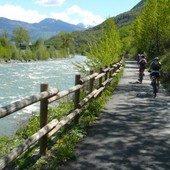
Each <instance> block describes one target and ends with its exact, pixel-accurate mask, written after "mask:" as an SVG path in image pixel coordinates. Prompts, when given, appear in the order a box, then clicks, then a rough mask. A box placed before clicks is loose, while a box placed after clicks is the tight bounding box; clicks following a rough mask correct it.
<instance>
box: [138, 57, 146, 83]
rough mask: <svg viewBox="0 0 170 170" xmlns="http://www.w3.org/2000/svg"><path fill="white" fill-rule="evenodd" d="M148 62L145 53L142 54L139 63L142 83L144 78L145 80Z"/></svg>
mask: <svg viewBox="0 0 170 170" xmlns="http://www.w3.org/2000/svg"><path fill="white" fill-rule="evenodd" d="M146 63H147V61H146V59H145V56H144V55H143V54H141V59H140V60H139V62H138V64H139V79H138V80H139V82H140V83H142V80H143V76H144V71H145V68H146Z"/></svg>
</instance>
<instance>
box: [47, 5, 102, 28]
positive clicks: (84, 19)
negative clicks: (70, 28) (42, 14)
mask: <svg viewBox="0 0 170 170" xmlns="http://www.w3.org/2000/svg"><path fill="white" fill-rule="evenodd" d="M50 15H51V17H52V18H55V19H60V20H63V21H65V22H69V23H72V24H78V23H83V24H84V25H86V26H89V25H91V26H95V25H97V24H100V23H102V22H103V21H104V19H103V18H102V17H100V16H98V15H94V14H93V13H92V12H90V11H86V10H83V9H81V8H80V7H78V6H76V5H73V6H71V7H70V8H68V9H66V10H65V11H63V12H60V13H54V12H53V13H51V14H50Z"/></svg>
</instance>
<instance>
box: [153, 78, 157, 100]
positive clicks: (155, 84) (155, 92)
mask: <svg viewBox="0 0 170 170" xmlns="http://www.w3.org/2000/svg"><path fill="white" fill-rule="evenodd" d="M152 87H153V94H154V97H156V96H157V92H158V88H157V83H156V77H153V79H152Z"/></svg>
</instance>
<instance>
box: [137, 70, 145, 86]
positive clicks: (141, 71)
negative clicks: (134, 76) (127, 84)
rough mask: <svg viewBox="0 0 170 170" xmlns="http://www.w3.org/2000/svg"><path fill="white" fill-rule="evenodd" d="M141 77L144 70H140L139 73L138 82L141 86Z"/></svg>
mask: <svg viewBox="0 0 170 170" xmlns="http://www.w3.org/2000/svg"><path fill="white" fill-rule="evenodd" d="M143 76H144V69H141V70H140V71H139V79H138V80H139V82H140V83H141V84H142V81H143Z"/></svg>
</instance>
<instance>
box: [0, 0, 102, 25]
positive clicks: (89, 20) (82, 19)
mask: <svg viewBox="0 0 170 170" xmlns="http://www.w3.org/2000/svg"><path fill="white" fill-rule="evenodd" d="M44 1H45V0H44ZM0 16H1V17H5V18H8V19H12V20H18V21H25V22H28V23H35V22H39V21H41V20H43V19H45V18H54V19H60V20H62V21H65V22H68V23H71V24H78V23H83V24H84V25H85V26H89V25H90V26H95V25H97V24H100V23H101V22H103V20H104V19H103V18H101V17H100V16H98V15H94V14H93V13H92V12H90V11H86V10H83V9H81V8H80V7H78V6H76V5H74V6H71V7H70V8H68V9H66V10H65V11H62V12H60V13H57V12H51V13H49V14H48V15H43V14H40V13H39V12H38V11H36V10H26V9H24V8H22V7H20V6H15V5H8V4H6V5H3V6H0Z"/></svg>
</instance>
